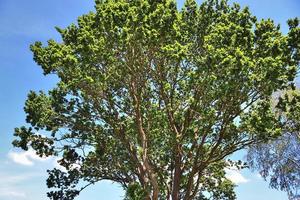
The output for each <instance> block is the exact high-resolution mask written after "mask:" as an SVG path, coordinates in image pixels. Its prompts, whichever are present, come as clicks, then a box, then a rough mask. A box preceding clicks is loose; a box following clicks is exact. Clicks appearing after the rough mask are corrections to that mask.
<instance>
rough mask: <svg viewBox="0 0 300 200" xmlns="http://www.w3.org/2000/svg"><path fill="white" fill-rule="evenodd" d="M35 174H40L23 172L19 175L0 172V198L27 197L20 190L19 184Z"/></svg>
mask: <svg viewBox="0 0 300 200" xmlns="http://www.w3.org/2000/svg"><path fill="white" fill-rule="evenodd" d="M37 176H41V174H39V173H23V174H20V175H11V174H5V173H0V177H1V179H0V199H2V198H4V199H7V200H10V199H28V196H27V194H26V192H25V191H22V188H20V187H19V185H20V184H24V183H25V182H28V180H30V179H32V178H34V177H37Z"/></svg>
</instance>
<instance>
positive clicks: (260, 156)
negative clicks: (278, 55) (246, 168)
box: [247, 90, 300, 200]
mask: <svg viewBox="0 0 300 200" xmlns="http://www.w3.org/2000/svg"><path fill="white" fill-rule="evenodd" d="M278 93H279V94H277V95H276V96H275V98H274V101H275V102H274V104H275V105H276V106H274V107H273V109H274V110H278V111H280V112H281V121H282V124H283V126H284V129H283V130H284V132H283V134H282V135H280V136H279V137H277V138H275V139H273V140H269V141H266V142H264V143H260V144H255V145H252V146H251V147H250V148H249V150H248V154H247V160H248V162H249V165H250V167H251V168H252V169H256V170H258V171H259V172H260V174H261V176H262V177H263V178H264V179H265V180H268V181H269V183H270V187H271V188H275V189H280V190H282V191H285V192H287V193H288V196H289V199H291V200H293V199H298V198H299V195H300V191H299V188H300V165H299V160H300V152H299V148H300V134H299V127H300V123H299V122H300V101H299V100H300V93H299V90H288V91H281V92H278Z"/></svg>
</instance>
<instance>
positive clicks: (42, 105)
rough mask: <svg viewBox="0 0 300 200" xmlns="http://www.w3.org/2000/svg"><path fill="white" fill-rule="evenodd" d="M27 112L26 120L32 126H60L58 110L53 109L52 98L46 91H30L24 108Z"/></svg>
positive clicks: (55, 127) (48, 127)
mask: <svg viewBox="0 0 300 200" xmlns="http://www.w3.org/2000/svg"><path fill="white" fill-rule="evenodd" d="M24 110H25V112H26V113H27V117H26V121H27V122H28V123H30V124H32V126H34V127H36V128H38V129H43V128H45V129H46V130H48V131H50V130H52V131H53V130H56V129H57V128H58V127H57V126H58V125H59V124H58V123H57V121H55V119H56V118H57V115H56V112H55V111H54V110H53V107H52V101H51V98H49V97H48V96H46V94H45V93H43V92H40V94H37V93H35V92H30V93H29V95H28V99H27V101H26V104H25V108H24Z"/></svg>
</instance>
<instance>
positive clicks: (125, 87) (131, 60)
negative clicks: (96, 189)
mask: <svg viewBox="0 0 300 200" xmlns="http://www.w3.org/2000/svg"><path fill="white" fill-rule="evenodd" d="M289 26H290V29H289V32H288V34H287V35H283V34H282V33H281V32H280V27H279V26H278V25H276V24H275V23H274V22H273V21H272V20H270V19H267V20H261V21H257V19H256V18H255V17H254V16H252V15H251V13H250V11H249V9H248V8H243V9H241V8H240V6H239V5H238V4H233V5H229V4H228V3H227V1H224V0H222V1H217V0H208V1H206V2H204V3H203V4H201V5H197V4H196V2H195V1H194V0H187V1H186V3H185V5H184V7H183V8H182V10H179V9H178V8H177V6H176V2H175V1H174V0H96V6H95V11H94V12H90V13H88V14H86V15H83V16H81V17H79V18H78V22H77V23H76V24H71V25H70V26H68V27H67V28H64V29H61V28H57V30H58V32H59V33H60V34H61V37H62V42H56V41H54V40H49V41H48V44H47V45H43V44H42V43H41V42H36V43H35V44H33V45H32V46H31V50H32V52H33V54H34V60H35V61H36V62H37V63H38V64H39V65H40V66H41V67H42V69H43V71H44V74H45V75H49V74H55V75H56V76H57V77H58V78H59V82H58V83H57V85H56V87H55V88H53V89H52V90H50V91H49V92H47V93H46V92H42V91H41V92H34V91H31V92H30V93H29V95H28V99H27V101H26V104H25V112H26V114H27V118H26V120H27V122H28V123H29V124H30V125H31V126H30V127H21V128H16V130H15V136H16V137H18V139H16V140H15V141H14V142H13V144H14V145H15V146H17V147H21V148H22V149H24V150H27V149H28V148H33V149H34V150H36V151H37V153H38V154H39V155H40V156H53V155H54V156H59V157H61V159H60V161H59V163H60V165H62V166H63V167H65V168H66V170H65V171H61V170H59V169H53V170H51V171H49V178H48V180H47V185H48V187H49V188H53V190H52V191H51V192H49V193H48V196H49V197H50V199H54V200H55V199H60V200H69V199H73V198H74V197H75V196H76V195H78V194H79V192H80V191H81V190H82V189H84V188H85V187H83V188H80V186H82V183H87V186H88V185H90V184H94V183H96V182H99V181H101V180H111V181H114V182H117V183H119V184H120V185H122V187H124V189H125V190H126V191H127V193H126V194H127V195H126V198H127V199H147V200H149V199H151V200H157V199H172V200H178V199H184V200H191V199H201V200H205V199H224V200H226V199H235V194H234V192H233V187H234V185H233V183H232V182H231V181H229V180H228V179H226V177H225V172H224V169H225V168H226V167H230V166H237V167H242V164H241V163H240V162H234V161H230V162H229V161H226V158H227V156H228V155H230V154H232V153H233V152H235V151H237V150H240V149H243V148H246V147H247V146H249V145H250V144H255V143H258V142H266V141H269V140H271V139H273V138H276V137H278V136H280V135H281V134H282V133H283V132H284V131H285V129H286V124H287V123H286V120H284V118H282V117H281V114H280V110H281V109H283V108H285V107H286V106H287V104H289V103H290V101H280V102H279V103H278V104H280V105H278V109H277V110H274V109H272V105H271V100H270V97H271V95H272V94H273V93H274V92H275V91H278V90H285V89H293V88H294V86H293V84H292V82H293V80H294V78H295V76H296V72H297V69H298V66H299V59H300V52H299V50H300V45H299V38H300V33H299V32H300V31H299V20H298V19H293V20H290V21H289ZM45 131H47V133H48V134H45V136H41V135H39V134H37V132H43V133H44V132H45Z"/></svg>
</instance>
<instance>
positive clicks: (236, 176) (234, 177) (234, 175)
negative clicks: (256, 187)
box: [225, 168, 249, 184]
mask: <svg viewBox="0 0 300 200" xmlns="http://www.w3.org/2000/svg"><path fill="white" fill-rule="evenodd" d="M225 172H226V178H228V179H229V180H231V181H232V182H233V183H235V184H240V183H247V182H249V180H248V179H246V178H245V177H244V176H243V175H242V174H241V172H240V171H239V170H237V169H229V168H226V169H225Z"/></svg>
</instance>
